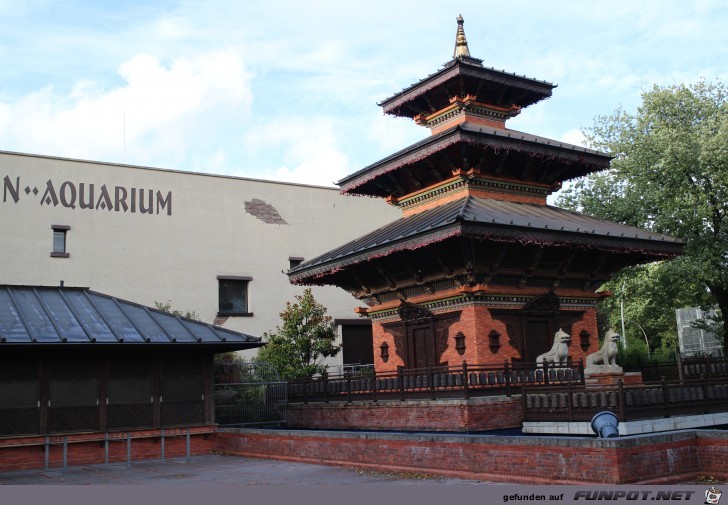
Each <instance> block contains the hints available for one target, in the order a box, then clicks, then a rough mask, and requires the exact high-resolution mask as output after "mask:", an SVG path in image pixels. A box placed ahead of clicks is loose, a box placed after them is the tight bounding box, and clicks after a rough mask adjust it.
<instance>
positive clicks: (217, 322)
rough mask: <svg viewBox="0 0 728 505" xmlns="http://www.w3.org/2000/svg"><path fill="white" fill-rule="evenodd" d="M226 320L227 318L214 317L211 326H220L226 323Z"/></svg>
mask: <svg viewBox="0 0 728 505" xmlns="http://www.w3.org/2000/svg"><path fill="white" fill-rule="evenodd" d="M227 320H228V316H216V317H215V320H214V321H213V322H212V324H214V325H215V326H222V325H224V324H225V323H227Z"/></svg>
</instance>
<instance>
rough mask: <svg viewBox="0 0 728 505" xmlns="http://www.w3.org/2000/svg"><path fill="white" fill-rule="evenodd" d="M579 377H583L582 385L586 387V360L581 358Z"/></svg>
mask: <svg viewBox="0 0 728 505" xmlns="http://www.w3.org/2000/svg"><path fill="white" fill-rule="evenodd" d="M579 377H581V380H580V381H579V382H581V385H582V386H584V385H586V377H584V358H579Z"/></svg>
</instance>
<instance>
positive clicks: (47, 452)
mask: <svg viewBox="0 0 728 505" xmlns="http://www.w3.org/2000/svg"><path fill="white" fill-rule="evenodd" d="M50 450H51V447H50V438H49V437H48V436H46V437H45V469H46V470H48V458H49V453H50Z"/></svg>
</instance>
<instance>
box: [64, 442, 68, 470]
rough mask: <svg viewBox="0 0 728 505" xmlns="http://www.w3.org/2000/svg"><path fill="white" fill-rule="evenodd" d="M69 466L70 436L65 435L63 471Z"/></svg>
mask: <svg viewBox="0 0 728 505" xmlns="http://www.w3.org/2000/svg"><path fill="white" fill-rule="evenodd" d="M67 466H68V437H67V436H66V437H63V471H64V472H65V471H66V467H67Z"/></svg>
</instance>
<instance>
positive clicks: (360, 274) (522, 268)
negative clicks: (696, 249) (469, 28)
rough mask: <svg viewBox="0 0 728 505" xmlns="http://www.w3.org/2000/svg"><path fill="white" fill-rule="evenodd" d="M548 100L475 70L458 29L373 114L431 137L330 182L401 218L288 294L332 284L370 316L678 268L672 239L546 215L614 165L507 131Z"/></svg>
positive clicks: (299, 277)
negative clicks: (456, 296)
mask: <svg viewBox="0 0 728 505" xmlns="http://www.w3.org/2000/svg"><path fill="white" fill-rule="evenodd" d="M554 87H555V86H554V85H553V84H550V83H547V82H544V81H537V80H534V79H529V78H526V77H522V76H517V75H515V74H508V73H506V72H503V71H497V70H494V69H492V68H491V69H489V68H485V67H483V65H482V60H479V59H476V58H473V57H471V56H470V52H469V50H468V47H467V41H466V39H465V33H464V30H463V20H462V17H458V32H457V36H456V45H455V51H454V54H453V59H452V61H450V62H449V63H447V64H445V66H444V67H443V68H442V69H441V70H439V71H438V72H436V73H435V74H432V75H430V76H428V77H427V78H425V79H423V80H421V81H419V82H418V83H416V84H414V85H412V86H410V87H408V88H406V89H404V90H403V91H401V92H400V93H397V94H396V95H394V96H392V97H390V98H388V99H386V100H384V101H383V102H382V103H381V104H380V105H381V106H382V108H383V109H384V112H385V113H387V114H393V115H397V116H405V117H410V118H412V119H414V120H415V121H416V122H417V123H418V124H420V125H423V126H427V127H428V128H430V130H431V133H432V134H431V136H430V137H428V138H426V139H424V140H422V141H420V142H417V143H415V144H413V145H411V146H409V147H406V148H405V149H402V150H401V151H399V152H396V153H394V154H392V155H391V156H388V157H386V158H384V159H382V160H380V161H377V162H376V163H373V164H372V165H370V166H368V167H365V168H363V169H362V170H359V171H358V172H355V173H353V174H351V175H349V176H347V177H345V178H343V179H342V180H340V181H339V182H338V185H339V186H340V188H341V193H343V194H350V195H366V196H371V197H380V198H385V199H386V200H387V201H388V202H389V203H390V204H393V205H397V206H399V207H400V208H401V209H402V210H403V217H402V218H400V219H398V220H397V221H395V222H393V223H391V224H389V225H387V226H384V227H382V228H380V229H378V230H375V231H373V232H372V233H369V234H367V235H365V236H363V237H361V238H359V239H357V240H354V241H352V242H350V243H348V244H345V245H343V246H341V247H339V248H337V249H334V250H333V251H330V252H328V253H326V254H323V255H321V256H319V257H317V258H314V259H312V260H309V261H307V262H305V263H302V264H301V265H299V266H297V267H296V268H293V269H291V270H290V271H289V272H288V275H289V277H290V280H291V282H293V283H295V284H314V285H322V284H334V285H337V286H340V287H342V288H344V289H346V290H348V291H350V292H351V293H353V294H354V295H355V296H357V297H359V298H360V299H362V300H364V301H365V302H366V303H368V304H369V305H379V304H381V303H386V302H387V301H389V300H397V299H407V298H408V297H410V296H413V295H418V294H429V295H430V297H431V298H432V299H436V298H438V296H439V297H442V296H449V295H448V293H449V292H450V291H449V290H451V289H453V288H462V287H463V286H469V287H470V288H474V289H476V290H479V291H480V292H496V291H500V292H502V293H506V292H508V293H516V292H519V291H518V290H524V291H522V292H523V293H526V292H529V291H528V290H529V289H530V290H531V291H530V293H531V294H534V293H537V292H538V291H539V290H540V291H541V292H543V291H544V290H555V289H561V290H562V291H564V290H571V291H570V292H574V293H577V292H578V293H581V294H582V295H584V296H595V295H594V292H595V290H596V289H598V287H599V286H600V285H601V284H602V283H603V282H605V281H606V280H608V279H609V278H611V276H613V275H614V273H615V272H617V271H618V270H619V269H621V268H623V267H625V266H629V265H635V264H640V263H646V262H650V261H655V260H659V259H664V258H671V257H674V256H677V255H679V254H680V253H681V251H682V247H683V242H682V241H680V240H678V239H675V238H672V237H668V236H665V235H660V234H656V233H651V232H648V231H644V230H640V229H637V228H633V227H629V226H624V225H621V224H617V223H612V222H609V221H604V220H601V219H596V218H593V217H589V216H586V215H583V214H579V213H576V212H571V211H567V210H563V209H559V208H556V207H553V206H550V205H547V202H546V197H547V196H548V195H549V194H551V193H552V192H554V191H556V190H558V189H559V188H560V187H561V183H562V182H563V181H567V180H570V179H575V178H578V177H582V176H584V175H588V174H590V173H593V172H598V171H600V170H604V169H608V168H609V163H610V160H611V157H610V156H609V155H607V154H605V153H601V152H598V151H594V150H591V149H587V148H585V147H580V146H575V145H571V144H567V143H564V142H560V141H557V140H552V139H548V138H544V137H539V136H537V135H532V134H528V133H523V132H519V131H515V130H511V129H508V128H506V126H505V122H506V121H507V119H509V118H511V117H513V116H515V115H516V114H518V113H519V112H520V111H521V110H522V109H523V108H525V107H528V106H529V105H532V104H534V103H536V102H538V101H540V100H543V99H545V98H548V97H549V96H551V90H552V89H553V88H554Z"/></svg>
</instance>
